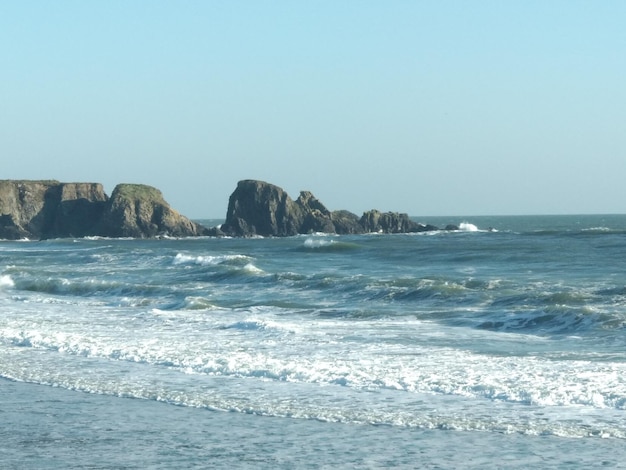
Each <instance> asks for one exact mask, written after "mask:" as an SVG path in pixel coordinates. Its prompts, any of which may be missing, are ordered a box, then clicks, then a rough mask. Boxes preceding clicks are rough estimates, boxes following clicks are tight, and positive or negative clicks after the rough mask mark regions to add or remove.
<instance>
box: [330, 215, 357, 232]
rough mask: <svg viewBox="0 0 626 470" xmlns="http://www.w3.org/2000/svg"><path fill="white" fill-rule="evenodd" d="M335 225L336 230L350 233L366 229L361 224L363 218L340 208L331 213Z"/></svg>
mask: <svg viewBox="0 0 626 470" xmlns="http://www.w3.org/2000/svg"><path fill="white" fill-rule="evenodd" d="M331 219H332V221H333V225H334V226H335V232H336V233H339V234H342V235H348V234H359V233H363V232H364V229H363V226H362V225H361V220H360V218H359V216H358V215H356V214H353V213H352V212H350V211H346V210H338V211H333V212H332V214H331Z"/></svg>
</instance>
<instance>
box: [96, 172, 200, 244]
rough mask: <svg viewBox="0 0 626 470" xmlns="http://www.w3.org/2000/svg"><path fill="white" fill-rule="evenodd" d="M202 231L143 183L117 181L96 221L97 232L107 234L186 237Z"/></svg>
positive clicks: (157, 192)
mask: <svg viewBox="0 0 626 470" xmlns="http://www.w3.org/2000/svg"><path fill="white" fill-rule="evenodd" d="M203 231H204V227H202V226H200V225H199V224H196V223H195V222H192V221H191V220H189V219H188V218H186V217H184V216H182V215H180V214H179V213H178V212H176V211H175V210H174V209H172V208H171V207H170V205H169V204H168V203H167V202H166V201H165V199H163V195H162V194H161V191H159V190H158V189H156V188H153V187H152V186H146V185H143V184H118V185H117V186H116V187H115V189H114V190H113V193H112V194H111V199H110V200H109V203H108V204H107V208H106V211H105V212H104V214H103V216H102V218H101V220H100V223H99V224H98V233H99V234H101V235H104V236H107V237H133V238H151V237H156V236H160V235H168V236H173V237H188V236H198V235H202V234H203Z"/></svg>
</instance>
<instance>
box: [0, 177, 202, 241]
mask: <svg viewBox="0 0 626 470" xmlns="http://www.w3.org/2000/svg"><path fill="white" fill-rule="evenodd" d="M206 230H207V229H205V228H204V227H202V226H200V225H198V224H196V223H194V222H192V221H190V220H189V219H187V218H186V217H183V216H181V215H180V214H178V212H176V211H174V210H173V209H171V208H170V206H169V205H168V204H167V202H165V200H164V199H163V196H162V195H161V192H160V191H158V190H156V189H155V188H151V187H150V186H144V185H119V186H118V187H116V188H115V190H114V192H113V196H112V197H111V198H110V199H109V197H108V196H107V195H106V194H105V192H104V189H103V187H102V185H101V184H99V183H60V182H58V181H55V180H41V181H23V180H0V238H2V239H10V240H15V239H21V238H28V239H37V240H39V239H45V238H66V237H84V236H92V235H99V236H109V237H138V238H146V237H155V236H159V235H170V236H196V235H203V234H204V233H205V231H206Z"/></svg>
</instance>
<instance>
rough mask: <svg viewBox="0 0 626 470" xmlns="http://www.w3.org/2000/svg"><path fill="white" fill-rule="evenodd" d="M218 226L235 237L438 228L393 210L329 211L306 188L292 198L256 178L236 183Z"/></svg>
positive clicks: (398, 231) (406, 231) (413, 230)
mask: <svg viewBox="0 0 626 470" xmlns="http://www.w3.org/2000/svg"><path fill="white" fill-rule="evenodd" d="M221 229H222V231H223V232H224V233H225V234H226V235H230V236H238V237H249V236H255V235H260V236H265V237H267V236H277V237H280V236H290V235H297V234H305V233H314V232H324V233H337V234H359V233H370V232H383V233H411V232H423V231H427V230H438V228H437V227H434V226H432V225H422V224H419V223H417V222H415V221H413V220H411V219H410V218H409V216H408V215H407V214H400V213H397V212H384V213H383V212H380V211H377V210H371V211H368V212H365V213H364V214H363V216H362V217H361V218H359V217H358V216H357V215H355V214H353V213H351V212H348V211H345V210H340V211H334V212H331V211H329V210H328V209H327V208H326V206H324V204H322V203H321V202H320V201H319V200H318V199H317V198H316V197H315V196H313V194H312V193H310V192H309V191H302V192H301V193H300V196H299V197H298V199H297V200H296V201H294V200H292V199H291V198H290V197H289V195H288V194H287V193H286V192H285V191H284V190H282V189H281V188H279V187H278V186H275V185H273V184H270V183H266V182H264V181H258V180H243V181H240V182H239V183H238V184H237V188H236V189H235V191H234V192H233V193H232V195H231V196H230V199H229V201H228V211H227V214H226V222H225V223H224V225H222V227H221Z"/></svg>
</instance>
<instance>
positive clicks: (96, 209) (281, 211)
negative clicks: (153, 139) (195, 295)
mask: <svg viewBox="0 0 626 470" xmlns="http://www.w3.org/2000/svg"><path fill="white" fill-rule="evenodd" d="M455 229H458V227H455V226H448V227H446V228H445V229H444V230H455ZM431 230H439V229H438V228H437V227H435V226H432V225H422V224H419V223H417V222H415V221H413V220H411V219H410V218H409V216H408V215H407V214H403V213H398V212H380V211H378V210H371V211H367V212H365V213H364V214H363V215H362V216H361V217H359V216H357V215H356V214H353V213H352V212H349V211H346V210H338V211H330V210H328V209H327V208H326V206H325V205H324V204H322V202H321V201H320V200H319V199H317V198H316V197H315V196H314V195H313V194H312V193H311V192H309V191H301V192H300V195H299V196H298V198H297V199H296V200H295V201H294V200H293V199H291V197H289V195H288V194H287V193H286V192H285V191H284V190H283V189H282V188H280V187H278V186H275V185H273V184H270V183H266V182H264V181H258V180H242V181H239V183H238V184H237V187H236V188H235V191H234V192H233V193H232V194H231V196H230V199H229V200H228V210H227V213H226V221H225V223H224V224H223V225H222V226H221V227H213V228H206V227H203V226H202V225H200V224H198V223H196V222H193V221H191V220H190V219H188V218H187V217H185V216H183V215H181V214H179V213H178V212H177V211H175V210H174V209H172V208H171V207H170V205H169V204H168V203H167V202H166V201H165V199H164V198H163V195H162V194H161V191H159V190H158V189H156V188H153V187H152V186H147V185H142V184H119V185H117V186H116V187H115V189H114V190H113V193H112V194H111V197H109V196H107V194H106V193H105V192H104V189H103V187H102V185H101V184H99V183H61V182H59V181H56V180H39V181H28V180H0V239H9V240H18V239H30V240H34V239H36V240H41V239H47V238H68V237H76V238H80V237H86V236H102V237H111V238H121V237H130V238H155V237H166V236H170V237H196V236H218V237H219V236H231V237H254V236H263V237H287V236H293V235H298V234H307V233H316V232H322V233H332V234H339V235H345V234H361V233H372V232H375V233H412V232H424V231H431Z"/></svg>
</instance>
